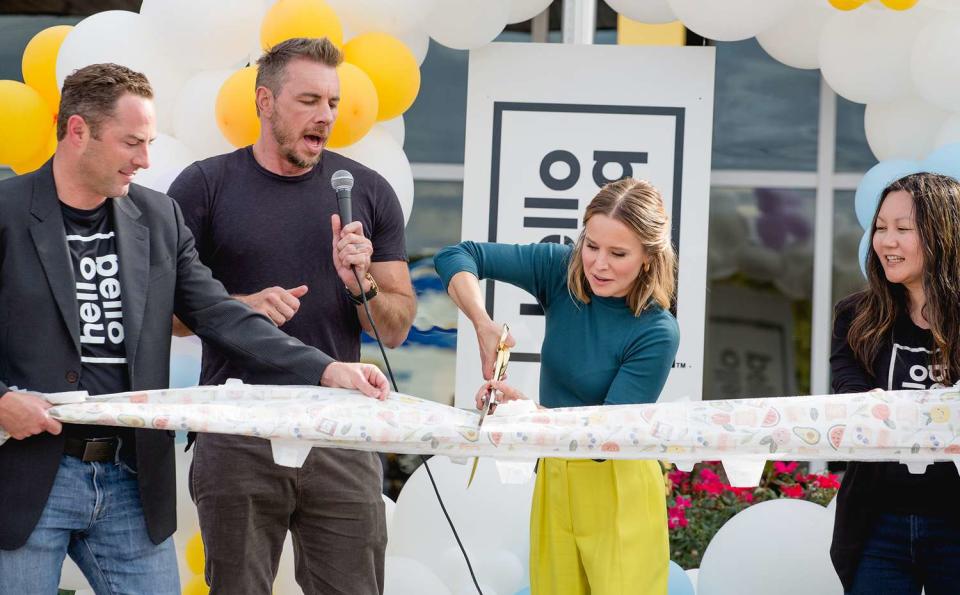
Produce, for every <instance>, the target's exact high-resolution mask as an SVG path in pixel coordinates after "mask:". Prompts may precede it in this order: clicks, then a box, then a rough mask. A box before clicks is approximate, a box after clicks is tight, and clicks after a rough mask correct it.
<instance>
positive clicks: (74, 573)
mask: <svg viewBox="0 0 960 595" xmlns="http://www.w3.org/2000/svg"><path fill="white" fill-rule="evenodd" d="M60 588H61V589H64V590H67V591H80V590H85V589H89V588H90V583H88V582H87V577H85V576H83V573H82V572H80V567H79V566H77V563H76V562H74V561H73V559H72V558H71V557H70V556H67V557H66V558H65V559H64V560H63V568H62V569H61V570H60Z"/></svg>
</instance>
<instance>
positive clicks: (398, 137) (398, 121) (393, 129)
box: [375, 116, 406, 147]
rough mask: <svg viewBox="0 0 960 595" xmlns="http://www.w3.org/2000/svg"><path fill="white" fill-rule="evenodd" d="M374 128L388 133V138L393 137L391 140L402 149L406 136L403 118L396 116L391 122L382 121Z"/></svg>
mask: <svg viewBox="0 0 960 595" xmlns="http://www.w3.org/2000/svg"><path fill="white" fill-rule="evenodd" d="M375 127H376V128H382V129H383V130H386V131H387V132H389V133H390V136H392V137H393V140H395V141H397V143H398V144H399V145H400V146H401V147H402V146H403V139H404V137H405V136H406V127H405V126H404V125H403V116H397V117H396V118H393V119H391V120H384V121H383V122H377V123H376V125H375Z"/></svg>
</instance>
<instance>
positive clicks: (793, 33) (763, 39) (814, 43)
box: [757, 2, 835, 68]
mask: <svg viewBox="0 0 960 595" xmlns="http://www.w3.org/2000/svg"><path fill="white" fill-rule="evenodd" d="M834 12H835V9H833V8H831V7H830V6H829V5H828V4H826V3H820V2H817V3H815V4H807V3H803V4H797V5H796V6H794V7H793V10H791V11H790V12H789V13H788V14H787V16H786V17H784V18H783V19H782V20H780V22H778V23H776V24H774V25H773V26H772V27H770V28H769V29H766V30H764V31H761V32H759V33H757V41H758V42H759V43H760V46H761V47H762V48H763V49H764V50H766V52H767V53H768V54H770V55H771V56H772V57H773V58H774V59H776V60H779V61H780V62H783V63H784V64H786V65H787V66H793V67H794V68H820V33H821V32H822V31H823V27H824V25H826V24H827V20H828V19H829V18H830V17H831V16H833V13H834Z"/></svg>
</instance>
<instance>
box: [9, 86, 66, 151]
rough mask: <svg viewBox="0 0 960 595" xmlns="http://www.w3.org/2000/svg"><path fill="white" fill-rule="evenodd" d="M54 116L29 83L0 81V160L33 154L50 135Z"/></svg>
mask: <svg viewBox="0 0 960 595" xmlns="http://www.w3.org/2000/svg"><path fill="white" fill-rule="evenodd" d="M53 122H54V118H53V114H51V113H50V108H48V107H47V103H46V102H45V101H44V100H43V97H41V96H40V94H39V93H37V92H36V91H35V90H34V89H33V87H28V86H27V85H24V84H23V83H21V82H18V81H0V130H2V131H3V135H2V136H0V163H5V164H10V163H21V162H23V161H26V160H27V159H30V158H31V157H33V156H34V155H35V154H36V153H38V152H39V151H40V150H41V149H43V147H44V146H46V144H47V141H48V139H49V138H50V128H51V127H52V126H53Z"/></svg>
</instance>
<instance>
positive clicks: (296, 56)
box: [169, 38, 416, 595]
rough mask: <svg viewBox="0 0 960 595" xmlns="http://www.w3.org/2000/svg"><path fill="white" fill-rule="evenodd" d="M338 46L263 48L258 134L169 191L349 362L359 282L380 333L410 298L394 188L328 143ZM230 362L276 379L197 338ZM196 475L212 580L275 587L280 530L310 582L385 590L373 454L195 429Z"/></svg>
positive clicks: (215, 262)
mask: <svg viewBox="0 0 960 595" xmlns="http://www.w3.org/2000/svg"><path fill="white" fill-rule="evenodd" d="M341 61H342V56H341V53H340V51H339V50H338V49H337V48H336V47H335V46H334V45H333V44H332V43H331V42H330V41H329V40H327V39H326V38H323V39H306V38H296V39H290V40H288V41H284V42H282V43H280V44H277V45H276V46H274V47H273V48H271V49H270V50H269V51H268V52H267V53H265V54H264V55H263V56H262V57H261V58H260V59H259V60H258V66H259V68H258V73H257V82H256V108H257V113H258V114H259V117H260V128H261V131H260V137H259V138H258V139H257V142H256V143H254V144H253V145H252V146H249V147H244V148H242V149H238V150H237V151H234V152H232V153H228V154H226V155H220V156H217V157H212V158H210V159H205V160H203V161H199V162H197V163H194V164H193V165H191V166H190V167H188V168H187V169H185V170H184V171H183V173H181V174H180V176H179V177H178V178H177V179H176V180H175V181H174V182H173V184H172V185H171V186H170V190H169V194H170V196H172V197H173V198H174V199H176V200H177V201H178V202H179V203H180V206H181V208H182V209H183V214H184V219H185V221H186V224H187V225H188V226H189V227H190V228H191V230H192V231H193V233H194V235H195V236H196V240H197V249H198V252H199V254H200V258H201V260H202V261H203V262H204V264H206V265H207V266H209V267H210V268H211V269H212V271H213V274H214V276H215V277H216V278H217V279H219V280H220V281H221V282H222V283H223V284H224V285H225V286H226V288H227V290H228V291H229V292H230V293H231V294H233V295H235V296H236V297H237V299H240V300H242V301H244V302H246V303H247V304H249V305H250V306H251V307H253V308H254V309H255V310H257V311H259V312H261V313H263V314H265V315H267V316H268V317H269V318H270V319H271V320H273V322H274V323H275V324H276V325H277V326H279V327H280V328H281V329H282V330H284V331H286V332H287V333H288V334H290V335H291V336H293V337H296V338H298V339H300V340H301V341H303V342H304V343H306V344H308V345H313V346H315V347H317V348H320V349H322V350H324V351H325V352H326V353H329V354H330V355H331V356H332V357H335V358H336V359H338V360H341V361H357V360H358V359H359V358H360V332H361V330H365V331H368V332H370V333H371V334H372V332H373V327H372V326H371V321H370V320H369V319H368V318H367V315H366V313H365V311H364V307H363V298H364V296H365V297H366V300H367V302H368V304H369V308H370V313H371V315H372V316H373V319H374V320H373V322H375V323H376V328H377V330H378V331H379V334H380V337H381V338H382V339H383V342H384V343H385V345H386V346H388V347H395V346H397V345H400V344H401V343H403V341H404V340H405V339H406V336H407V333H408V332H409V329H410V326H411V325H412V323H413V318H414V315H415V313H416V299H415V295H414V292H413V288H412V286H411V283H410V275H409V270H408V268H407V264H406V250H405V247H404V235H403V231H404V221H403V214H402V211H401V209H400V203H399V201H398V200H397V197H396V194H395V193H394V191H393V189H392V188H391V187H390V185H389V184H388V183H387V182H386V180H385V179H384V178H383V177H382V176H380V175H379V174H377V173H376V172H374V171H372V170H370V169H368V168H366V167H364V166H362V165H360V164H359V163H357V162H355V161H353V160H351V159H348V158H346V157H344V156H342V155H338V154H336V153H332V152H330V151H327V150H325V149H324V145H325V143H326V141H327V138H329V135H330V132H331V129H332V127H333V125H334V121H335V120H336V115H337V105H338V103H339V100H340V85H339V80H338V78H337V71H336V67H337V65H339V64H340V63H341ZM341 170H342V171H341ZM351 181H352V184H351V183H350V182H351ZM333 183H336V184H337V186H338V187H339V188H340V190H339V191H335V190H334V186H333ZM338 193H339V195H340V200H339V204H338V196H337V194H338ZM351 210H352V213H351V214H349V215H348V213H349V212H350V211H351ZM338 211H339V212H341V213H343V216H344V218H347V217H348V216H349V218H351V219H352V220H351V221H343V220H342V219H341V216H340V215H338ZM358 280H359V282H358ZM175 332H176V331H175ZM229 377H239V378H243V379H244V381H246V382H269V381H270V379H269V377H265V376H264V375H262V374H258V375H253V374H252V373H250V372H248V371H247V370H244V369H242V368H240V367H238V366H237V365H236V364H235V363H234V362H233V361H231V360H230V359H229V358H228V357H226V356H225V355H224V354H223V353H220V352H218V351H217V350H216V349H214V348H213V347H212V346H210V345H208V344H204V346H203V364H202V372H201V382H202V383H204V384H215V383H219V382H222V381H223V380H225V379H226V378H229ZM190 482H191V488H192V495H193V498H194V501H195V502H196V503H197V508H198V511H199V515H200V529H201V532H202V534H203V542H204V546H205V550H206V564H207V566H206V578H207V581H208V582H209V584H210V586H211V591H210V592H211V593H214V594H216V593H229V594H234V593H249V594H263V595H269V594H270V593H271V590H272V585H273V579H274V576H275V573H276V569H277V565H278V563H279V559H280V553H281V549H282V547H283V542H284V538H285V537H286V533H287V531H288V530H289V531H290V532H291V533H292V535H293V543H294V552H295V557H296V562H297V563H296V568H297V571H296V578H297V582H298V583H299V584H300V586H301V587H302V588H303V590H304V592H305V593H306V594H307V595H310V594H313V593H324V594H326V593H343V594H351V593H357V594H361V593H362V594H365V595H366V594H369V593H382V592H383V555H384V548H385V545H386V527H385V520H384V513H383V502H382V499H381V495H380V494H381V490H382V470H381V466H380V460H379V457H378V456H377V455H376V454H373V453H365V452H358V451H349V450H334V449H319V448H317V449H314V450H313V451H312V452H311V453H310V455H309V457H308V458H307V461H306V463H305V464H304V466H303V468H302V469H288V468H284V467H280V466H277V465H275V464H274V463H273V458H272V455H271V451H270V443H269V442H267V441H265V440H260V439H257V438H248V437H236V436H225V435H215V434H201V435H199V436H198V438H197V442H196V447H195V452H194V460H193V465H192V466H191V469H190Z"/></svg>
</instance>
